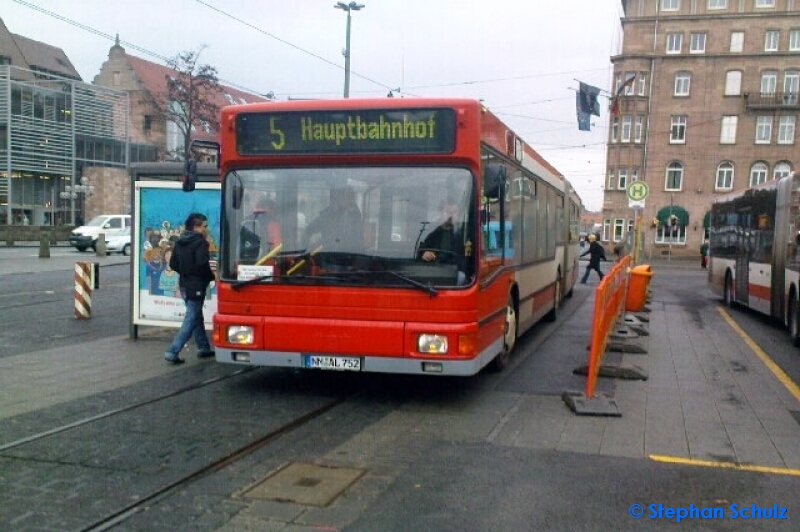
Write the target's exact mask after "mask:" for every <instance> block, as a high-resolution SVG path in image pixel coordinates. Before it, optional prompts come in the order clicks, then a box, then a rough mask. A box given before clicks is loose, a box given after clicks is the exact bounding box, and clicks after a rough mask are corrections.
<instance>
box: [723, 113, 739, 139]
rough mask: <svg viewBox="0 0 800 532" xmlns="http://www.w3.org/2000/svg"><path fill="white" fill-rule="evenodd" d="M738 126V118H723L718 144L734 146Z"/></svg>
mask: <svg viewBox="0 0 800 532" xmlns="http://www.w3.org/2000/svg"><path fill="white" fill-rule="evenodd" d="M738 124H739V117H738V116H723V117H722V128H721V130H720V134H719V143H720V144H736V126H737V125H738Z"/></svg>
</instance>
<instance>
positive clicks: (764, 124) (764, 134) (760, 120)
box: [756, 116, 772, 144]
mask: <svg viewBox="0 0 800 532" xmlns="http://www.w3.org/2000/svg"><path fill="white" fill-rule="evenodd" d="M771 138H772V117H771V116H759V117H757V118H756V144H769V141H770V139H771Z"/></svg>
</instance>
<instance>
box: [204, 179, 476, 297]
mask: <svg viewBox="0 0 800 532" xmlns="http://www.w3.org/2000/svg"><path fill="white" fill-rule="evenodd" d="M472 183H473V176H472V174H471V172H470V171H469V170H468V169H466V168H460V167H441V166H436V167H425V166H414V167H375V166H370V167H335V168H320V167H306V168H298V167H292V168H264V169H242V170H234V171H231V172H229V173H228V174H227V175H226V176H225V177H224V179H223V198H224V208H223V213H222V224H221V225H222V235H221V256H220V278H221V280H222V281H223V282H224V281H230V282H232V283H233V287H234V288H244V287H245V286H246V285H249V284H262V283H264V284H265V283H278V284H287V283H292V284H314V285H318V284H327V285H334V286H376V287H378V286H380V287H385V286H402V287H406V288H411V289H414V288H421V289H423V290H425V289H427V288H426V287H463V286H467V285H469V284H470V283H471V282H472V280H473V278H474V272H475V265H474V260H475V259H474V257H475V255H476V253H474V252H473V247H474V243H475V235H474V234H473V232H474V230H475V227H476V225H477V223H476V221H475V215H476V212H475V211H476V209H475V208H474V207H472V206H474V205H475V204H476V201H475V196H474V195H475V191H474V189H473V186H472Z"/></svg>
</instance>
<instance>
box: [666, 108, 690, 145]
mask: <svg viewBox="0 0 800 532" xmlns="http://www.w3.org/2000/svg"><path fill="white" fill-rule="evenodd" d="M686 121H687V117H686V115H674V116H673V117H672V126H671V127H670V133H669V143H670V144H685V143H686Z"/></svg>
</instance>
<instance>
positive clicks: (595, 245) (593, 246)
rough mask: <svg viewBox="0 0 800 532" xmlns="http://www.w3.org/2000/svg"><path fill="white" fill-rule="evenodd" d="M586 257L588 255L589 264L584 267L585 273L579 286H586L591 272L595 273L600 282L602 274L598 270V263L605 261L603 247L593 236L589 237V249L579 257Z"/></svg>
mask: <svg viewBox="0 0 800 532" xmlns="http://www.w3.org/2000/svg"><path fill="white" fill-rule="evenodd" d="M586 255H589V264H588V265H587V266H586V272H585V273H584V274H583V279H581V284H586V281H587V280H588V279H589V274H590V273H591V272H592V270H594V271H596V272H597V275H599V276H600V280H601V281H602V280H603V272H602V271H601V270H600V261H601V260H602V261H605V260H606V252H605V250H604V249H603V246H602V245H600V242H598V241H597V237H596V236H595V235H593V234H592V235H589V249H587V250H586V251H584V252H583V253H581V257H585V256H586Z"/></svg>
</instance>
